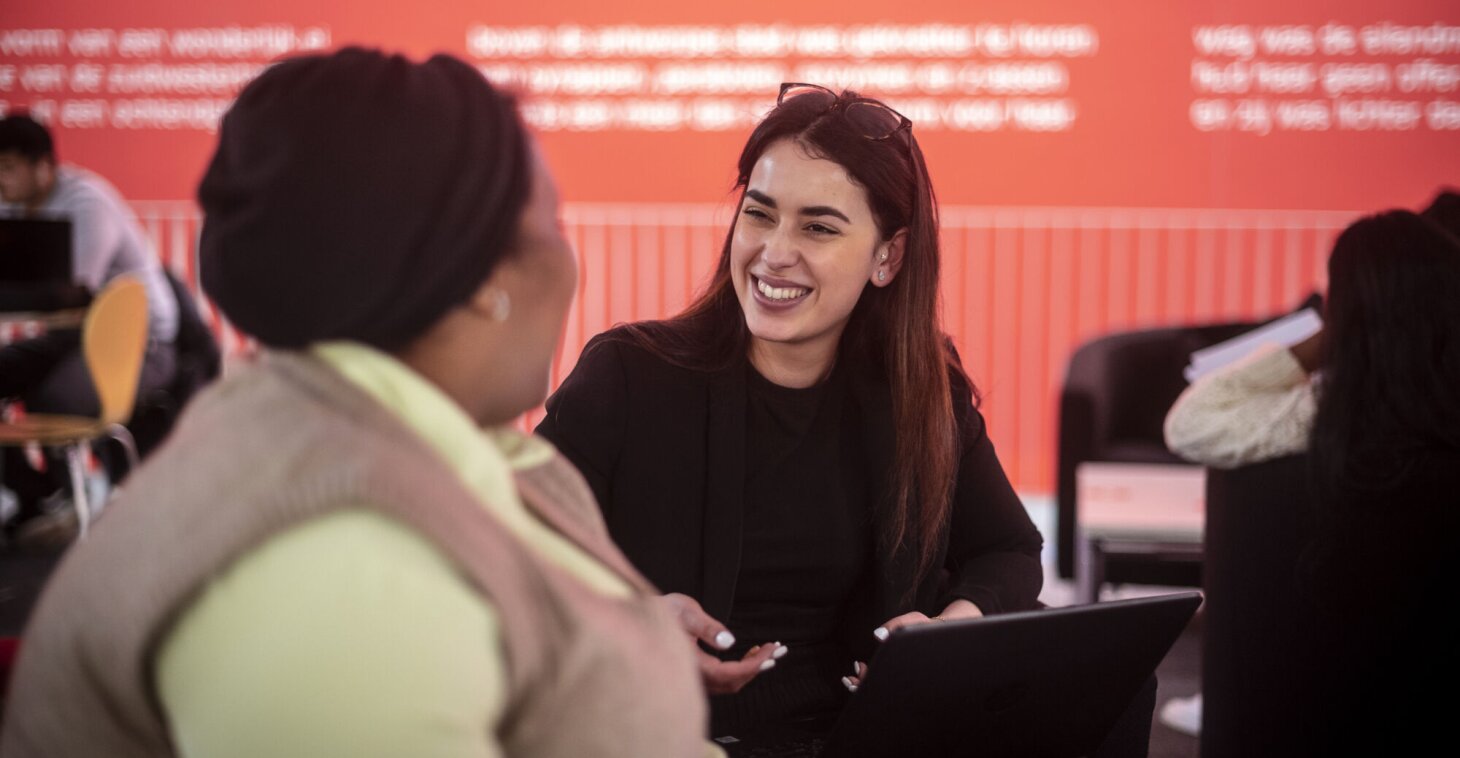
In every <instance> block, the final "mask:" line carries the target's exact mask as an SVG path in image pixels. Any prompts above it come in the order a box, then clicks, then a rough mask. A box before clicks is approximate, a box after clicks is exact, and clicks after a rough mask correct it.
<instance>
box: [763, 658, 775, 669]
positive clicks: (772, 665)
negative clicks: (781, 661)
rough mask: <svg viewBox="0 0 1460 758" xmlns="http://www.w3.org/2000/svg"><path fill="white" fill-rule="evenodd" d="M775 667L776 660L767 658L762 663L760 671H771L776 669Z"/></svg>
mask: <svg viewBox="0 0 1460 758" xmlns="http://www.w3.org/2000/svg"><path fill="white" fill-rule="evenodd" d="M775 666H776V662H775V661H774V660H771V659H769V658H767V659H766V660H765V662H764V663H761V664H760V670H761V671H768V670H770V669H773V668H775Z"/></svg>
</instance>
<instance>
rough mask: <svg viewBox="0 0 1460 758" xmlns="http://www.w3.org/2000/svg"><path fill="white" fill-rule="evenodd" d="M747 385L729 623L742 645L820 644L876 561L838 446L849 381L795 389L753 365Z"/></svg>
mask: <svg viewBox="0 0 1460 758" xmlns="http://www.w3.org/2000/svg"><path fill="white" fill-rule="evenodd" d="M746 390H747V392H746V412H747V413H746V428H745V432H746V433H745V461H746V466H745V527H744V531H743V532H742V536H741V547H740V551H741V552H740V574H739V576H738V577H737V578H736V583H735V600H734V603H733V604H732V605H731V607H730V618H728V619H725V623H726V625H728V626H729V627H730V630H731V631H732V632H734V633H735V637H736V639H739V640H741V641H742V642H743V643H747V644H749V643H759V642H771V641H776V642H782V643H785V644H787V645H791V646H798V645H802V644H804V643H812V642H822V641H825V640H827V639H830V638H831V637H832V636H833V635H834V634H835V632H836V631H837V629H838V628H839V626H840V625H841V614H842V610H843V605H844V604H845V603H846V600H847V598H848V597H849V596H850V595H851V594H852V593H853V591H854V589H855V588H856V587H857V585H858V583H860V582H862V581H865V579H866V577H865V575H864V574H865V572H866V570H867V568H868V567H869V566H870V565H871V561H872V538H871V513H870V512H869V510H868V508H869V505H868V499H867V497H866V493H865V483H864V482H863V477H861V476H860V467H859V466H857V465H855V464H854V463H851V456H850V455H849V456H844V455H843V453H844V451H843V449H842V448H843V447H844V445H843V442H844V438H843V437H842V435H841V426H842V420H843V419H842V416H843V408H842V405H843V402H844V400H845V394H846V392H845V382H843V381H841V376H840V375H839V374H836V375H833V376H832V377H830V378H829V379H828V380H827V381H825V382H823V383H822V384H819V385H817V386H815V387H808V388H806V389H792V388H788V387H781V386H779V385H776V384H773V383H771V382H770V381H769V380H767V379H765V378H763V377H762V376H761V375H760V374H759V373H758V372H756V371H755V370H754V369H753V368H752V369H751V370H750V371H749V372H748V373H747V382H746ZM845 452H846V453H852V451H850V450H848V451H845ZM849 464H850V465H849Z"/></svg>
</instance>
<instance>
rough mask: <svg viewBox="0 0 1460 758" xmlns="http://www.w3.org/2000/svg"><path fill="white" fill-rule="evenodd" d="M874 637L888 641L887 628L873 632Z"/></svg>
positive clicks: (882, 627)
mask: <svg viewBox="0 0 1460 758" xmlns="http://www.w3.org/2000/svg"><path fill="white" fill-rule="evenodd" d="M872 636H873V637H876V638H877V639H879V640H883V641H884V642H885V641H886V640H887V627H885V626H879V627H877V628H876V629H873V630H872Z"/></svg>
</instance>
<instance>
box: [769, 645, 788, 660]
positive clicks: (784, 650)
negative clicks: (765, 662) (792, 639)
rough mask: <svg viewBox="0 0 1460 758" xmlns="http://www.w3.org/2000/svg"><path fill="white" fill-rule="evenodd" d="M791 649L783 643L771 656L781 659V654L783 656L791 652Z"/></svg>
mask: <svg viewBox="0 0 1460 758" xmlns="http://www.w3.org/2000/svg"><path fill="white" fill-rule="evenodd" d="M790 650H791V649H790V648H788V647H786V646H785V645H781V646H780V647H778V648H776V652H774V653H771V657H772V658H776V659H779V658H780V657H781V656H783V655H785V654H786V653H788V652H790Z"/></svg>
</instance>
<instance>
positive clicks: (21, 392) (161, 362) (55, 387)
mask: <svg viewBox="0 0 1460 758" xmlns="http://www.w3.org/2000/svg"><path fill="white" fill-rule="evenodd" d="M176 366H177V355H176V352H175V351H174V349H173V345H172V343H152V344H149V345H148V347H147V355H146V357H145V358H144V359H143V361H142V374H141V377H140V378H139V380H138V383H137V396H138V397H141V396H142V395H144V394H146V393H148V392H151V391H153V390H156V389H161V388H163V387H166V386H167V385H168V384H169V383H170V382H171V381H172V378H173V375H174V374H175V373H176ZM12 398H16V399H20V400H21V401H23V402H24V403H25V410H26V411H27V412H28V413H59V414H67V415H73V416H89V417H92V418H95V417H97V416H99V415H100V414H101V401H100V400H98V399H97V396H96V388H95V386H94V385H93V384H92V381H91V372H90V370H88V369H87V368H86V360H85V358H84V357H83V356H82V354H81V338H80V333H79V332H77V331H75V330H66V331H57V332H50V333H47V334H45V335H42V336H40V337H36V338H34V339H29V340H23V341H21V342H16V343H14V344H11V345H6V346H5V347H3V348H0V400H8V399H12ZM0 481H3V482H4V484H5V486H7V487H9V488H10V489H12V490H14V491H15V493H16V495H18V496H19V497H20V501H21V509H22V515H25V512H27V511H33V510H34V505H35V503H36V502H38V501H39V500H40V498H42V497H44V496H45V495H47V494H49V493H51V492H54V491H55V490H57V489H59V488H60V487H61V486H62V485H63V484H64V483H65V481H66V478H65V464H64V461H63V459H62V458H60V457H59V456H52V457H51V459H50V461H49V465H48V466H47V472H46V473H45V474H40V473H39V472H36V471H34V470H32V469H31V468H30V465H29V464H28V463H27V462H26V460H25V456H24V455H23V454H22V453H21V451H20V450H19V449H18V448H5V449H4V462H3V464H0Z"/></svg>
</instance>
